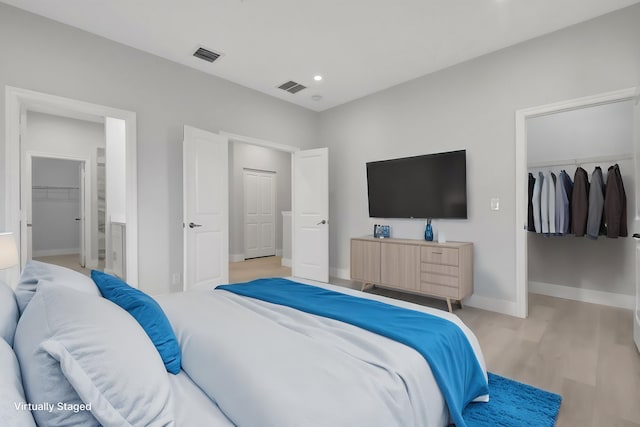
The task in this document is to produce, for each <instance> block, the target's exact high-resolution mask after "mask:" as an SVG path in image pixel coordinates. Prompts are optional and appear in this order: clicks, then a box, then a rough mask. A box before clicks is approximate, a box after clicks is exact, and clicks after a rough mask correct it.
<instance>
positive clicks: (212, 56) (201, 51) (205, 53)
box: [193, 47, 222, 62]
mask: <svg viewBox="0 0 640 427" xmlns="http://www.w3.org/2000/svg"><path fill="white" fill-rule="evenodd" d="M193 56H195V57H196V58H200V59H202V60H203V61H207V62H213V61H215V60H216V59H218V58H220V57H221V56H222V54H220V53H216V52H214V51H212V50H209V49H205V48H203V47H199V48H198V50H196V51H195V52H194V53H193Z"/></svg>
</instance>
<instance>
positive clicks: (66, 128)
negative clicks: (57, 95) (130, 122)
mask: <svg viewBox="0 0 640 427" xmlns="http://www.w3.org/2000/svg"><path fill="white" fill-rule="evenodd" d="M104 145H105V136H104V124H102V123H94V122H88V121H84V120H75V119H69V118H66V117H59V116H52V115H50V114H42V113H34V112H28V113H27V129H26V135H25V137H24V138H23V139H22V145H21V150H22V158H23V159H25V154H26V153H27V152H35V153H47V154H51V155H60V156H77V157H82V158H86V159H89V162H90V165H88V167H87V171H90V172H88V173H90V175H91V189H90V194H91V212H85V218H86V219H87V222H88V227H89V228H90V230H92V232H91V247H90V248H87V262H90V263H91V261H90V260H93V264H94V265H95V264H97V260H98V228H97V227H98V226H97V224H98V201H97V197H96V195H97V189H98V180H97V177H96V166H95V165H96V158H97V149H98V147H104Z"/></svg>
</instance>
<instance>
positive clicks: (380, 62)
mask: <svg viewBox="0 0 640 427" xmlns="http://www.w3.org/2000/svg"><path fill="white" fill-rule="evenodd" d="M2 1H3V2H4V3H7V4H11V5H13V6H16V7H19V8H22V9H25V10H28V11H30V12H33V13H36V14H39V15H43V16H46V17H48V18H51V19H54V20H56V21H60V22H63V23H65V24H69V25H72V26H74V27H78V28H81V29H83V30H86V31H89V32H91V33H95V34H98V35H100V36H103V37H106V38H108V39H111V40H115V41H117V42H120V43H123V44H126V45H129V46H132V47H135V48H138V49H141V50H144V51H147V52H150V53H152V54H155V55H158V56H161V57H164V58H167V59H170V60H172V61H175V62H178V63H180V64H184V65H186V66H189V67H192V68H195V69H198V70H201V71H204V72H206V73H210V74H213V75H216V76H219V77H222V78H224V79H227V80H230V81H233V82H236V83H238V84H241V85H243V86H247V87H250V88H253V89H256V90H259V91H261V92H264V93H266V94H269V95H272V96H275V97H278V98H281V99H284V100H286V101H290V102H293V103H295V104H298V105H301V106H303V107H306V108H309V109H312V110H315V111H322V110H325V109H327V108H331V107H334V106H336V105H340V104H343V103H345V102H348V101H351V100H353V99H356V98H360V97H362V96H365V95H368V94H371V93H374V92H377V91H379V90H382V89H385V88H388V87H390V86H393V85H396V84H399V83H402V82H405V81H407V80H411V79H413V78H416V77H419V76H422V75H425V74H428V73H431V72H433V71H436V70H440V69H443V68H446V67H448V66H451V65H453V64H456V63H459V62H462V61H465V60H468V59H471V58H474V57H477V56H480V55H483V54H486V53H488V52H492V51H495V50H498V49H501V48H504V47H507V46H510V45H513V44H516V43H519V42H521V41H524V40H528V39H531V38H533V37H537V36H540V35H542V34H546V33H549V32H552V31H555V30H558V29H560V28H564V27H567V26H569V25H572V24H575V23H578V22H582V21H585V20H588V19H590V18H594V17H596V16H599V15H602V14H604V13H607V12H610V11H613V10H616V9H619V8H622V7H625V6H629V5H632V4H635V3H638V2H639V1H640V0H395V1H393V0H317V1H310V0H180V1H167V0H164V1H162V0H133V1H132V0H65V1H52V0H2ZM199 46H204V47H207V48H209V49H212V50H215V51H217V52H221V53H223V54H224V56H223V57H222V58H220V59H219V60H218V61H216V62H215V63H213V64H209V63H206V62H203V61H201V60H199V59H196V58H194V57H193V56H192V54H193V52H194V51H195V49H196V48H197V47H199ZM316 74H321V75H322V76H323V77H324V80H323V81H322V82H320V83H316V82H314V80H313V76H314V75H316ZM288 80H294V81H296V82H298V83H301V84H303V85H305V86H308V89H305V90H303V91H301V92H299V93H297V94H295V95H292V94H289V93H287V92H284V91H282V90H280V89H276V87H277V86H279V85H280V84H282V83H284V82H286V81H288ZM313 95H321V96H322V99H321V100H319V101H314V100H313V99H312V96H313Z"/></svg>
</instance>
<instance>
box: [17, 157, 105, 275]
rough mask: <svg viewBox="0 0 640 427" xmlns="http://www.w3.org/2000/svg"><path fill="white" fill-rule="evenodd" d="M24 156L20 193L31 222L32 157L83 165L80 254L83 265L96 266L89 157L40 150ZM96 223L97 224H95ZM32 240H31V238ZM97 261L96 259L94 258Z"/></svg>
mask: <svg viewBox="0 0 640 427" xmlns="http://www.w3.org/2000/svg"><path fill="white" fill-rule="evenodd" d="M25 157H26V165H25V167H26V171H25V175H24V177H25V182H24V188H23V189H22V191H21V194H22V198H23V201H24V202H25V204H26V205H23V206H26V210H27V212H26V213H25V215H26V216H27V218H26V219H27V220H28V219H29V218H28V213H29V212H31V215H32V223H33V192H32V186H33V158H34V157H36V158H41V159H56V160H70V161H74V162H79V163H80V164H83V165H84V183H80V188H81V189H82V188H83V189H84V193H85V194H84V198H82V197H81V198H80V199H79V200H80V201H82V200H84V207H83V213H84V216H85V220H83V221H82V227H83V229H84V242H81V251H82V250H83V248H84V253H81V254H80V256H81V257H84V259H85V265H87V266H89V267H92V268H95V267H96V266H94V265H93V264H94V263H93V261H94V260H93V258H91V249H92V248H93V245H92V244H91V237H92V235H93V234H92V233H91V228H92V225H93V217H92V215H93V210H92V209H91V196H92V193H91V172H92V168H91V159H90V158H88V157H82V156H67V155H63V154H56V153H47V152H40V151H27V152H26V153H25ZM87 212H89V213H90V215H87ZM87 217H89V218H90V220H86V218H87ZM96 225H97V224H96ZM32 239H33V231H32ZM32 242H33V240H32ZM27 246H28V243H27ZM87 252H89V256H87ZM31 256H32V257H33V249H32V253H31ZM87 259H89V260H91V262H89V261H87ZM95 261H97V260H95Z"/></svg>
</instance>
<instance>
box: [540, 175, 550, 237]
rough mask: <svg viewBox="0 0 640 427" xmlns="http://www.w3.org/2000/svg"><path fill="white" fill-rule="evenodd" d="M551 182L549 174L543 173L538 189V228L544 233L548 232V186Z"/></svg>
mask: <svg viewBox="0 0 640 427" xmlns="http://www.w3.org/2000/svg"><path fill="white" fill-rule="evenodd" d="M540 173H542V172H540ZM552 183H553V181H551V176H550V175H549V174H545V175H544V179H543V180H542V188H541V190H540V225H541V226H540V228H541V232H542V233H545V234H549V187H550V186H551V184H552Z"/></svg>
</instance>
